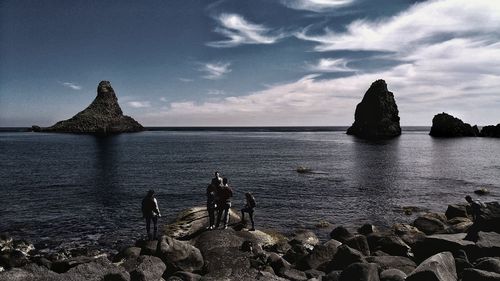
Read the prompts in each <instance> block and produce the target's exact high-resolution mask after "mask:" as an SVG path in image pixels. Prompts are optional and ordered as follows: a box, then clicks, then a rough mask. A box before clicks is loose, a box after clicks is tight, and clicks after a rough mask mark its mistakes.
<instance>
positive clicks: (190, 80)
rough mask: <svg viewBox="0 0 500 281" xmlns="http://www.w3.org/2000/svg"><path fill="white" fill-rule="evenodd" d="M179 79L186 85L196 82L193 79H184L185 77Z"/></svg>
mask: <svg viewBox="0 0 500 281" xmlns="http://www.w3.org/2000/svg"><path fill="white" fill-rule="evenodd" d="M178 79H179V81H182V82H186V83H187V82H193V81H194V80H193V79H191V78H184V77H180V78H178Z"/></svg>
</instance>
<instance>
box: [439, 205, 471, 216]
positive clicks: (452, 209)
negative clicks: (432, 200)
mask: <svg viewBox="0 0 500 281" xmlns="http://www.w3.org/2000/svg"><path fill="white" fill-rule="evenodd" d="M445 215H446V217H447V218H448V219H449V220H451V219H453V218H456V217H463V218H467V217H468V216H469V214H468V213H467V205H465V204H453V205H448V208H447V209H446V213H445Z"/></svg>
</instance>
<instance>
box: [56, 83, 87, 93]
mask: <svg viewBox="0 0 500 281" xmlns="http://www.w3.org/2000/svg"><path fill="white" fill-rule="evenodd" d="M59 84H61V85H63V86H65V87H68V88H70V89H73V90H77V91H79V90H81V89H82V86H80V85H78V84H75V83H72V82H59Z"/></svg>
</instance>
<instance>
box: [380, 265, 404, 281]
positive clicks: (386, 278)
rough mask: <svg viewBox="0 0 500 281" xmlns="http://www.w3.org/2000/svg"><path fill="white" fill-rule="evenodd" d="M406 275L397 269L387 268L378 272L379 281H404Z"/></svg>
mask: <svg viewBox="0 0 500 281" xmlns="http://www.w3.org/2000/svg"><path fill="white" fill-rule="evenodd" d="M405 279H406V273H404V272H403V271H401V270H399V269H394V268H389V269H386V270H383V271H382V272H380V281H405Z"/></svg>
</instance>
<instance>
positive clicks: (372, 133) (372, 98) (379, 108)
mask: <svg viewBox="0 0 500 281" xmlns="http://www.w3.org/2000/svg"><path fill="white" fill-rule="evenodd" d="M398 114H399V111H398V106H397V105H396V101H395V100H394V94H393V93H392V92H389V91H388V90H387V84H386V83H385V81H384V80H377V81H375V82H373V83H372V85H371V86H370V88H369V89H368V91H366V93H365V95H364V97H363V100H362V101H361V102H360V103H359V104H358V105H357V106H356V112H355V115H354V123H353V124H352V126H351V127H350V128H349V129H348V130H347V134H348V135H355V136H357V137H360V138H366V139H384V138H393V137H397V136H399V135H401V127H400V125H399V115H398Z"/></svg>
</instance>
